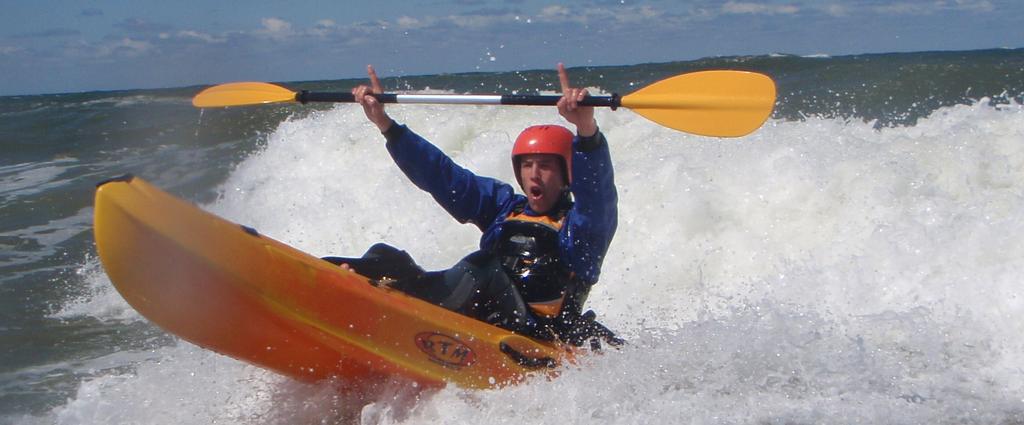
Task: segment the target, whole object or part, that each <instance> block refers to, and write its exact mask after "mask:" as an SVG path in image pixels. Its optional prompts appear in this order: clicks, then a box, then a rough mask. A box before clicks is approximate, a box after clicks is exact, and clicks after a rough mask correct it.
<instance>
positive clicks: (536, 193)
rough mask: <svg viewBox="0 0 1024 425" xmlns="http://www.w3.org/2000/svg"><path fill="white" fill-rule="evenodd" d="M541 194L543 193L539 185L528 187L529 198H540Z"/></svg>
mask: <svg viewBox="0 0 1024 425" xmlns="http://www.w3.org/2000/svg"><path fill="white" fill-rule="evenodd" d="M543 195H544V191H543V190H541V189H540V187H538V186H534V187H531V188H530V197H531V198H540V197H541V196H543Z"/></svg>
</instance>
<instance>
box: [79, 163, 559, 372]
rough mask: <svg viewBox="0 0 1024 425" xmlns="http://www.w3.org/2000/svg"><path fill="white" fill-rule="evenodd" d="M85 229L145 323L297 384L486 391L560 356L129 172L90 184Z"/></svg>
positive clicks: (554, 348)
mask: <svg viewBox="0 0 1024 425" xmlns="http://www.w3.org/2000/svg"><path fill="white" fill-rule="evenodd" d="M94 230H95V236H96V246H97V250H98V251H99V256H100V259H101V261H102V263H103V267H104V268H105V269H106V272H107V275H108V276H109V277H110V280H111V282H113V284H114V286H115V287H116V288H117V290H118V291H119V292H120V293H121V295H122V296H123V297H124V299H125V300H127V301H128V303H129V304H130V305H131V306H132V307H133V308H135V309H136V310H138V312H139V313H141V314H142V315H143V316H145V317H146V318H147V319H149V320H150V321H152V322H153V323H155V324H157V325H158V326H160V327H161V328H163V329H165V330H167V331H168V332H170V333H173V334H175V335H177V336H179V337H181V338H183V339H185V340H187V341H189V342H192V343H194V344H196V345H199V346H201V347H204V348H207V349H210V350H213V351H216V352H218V353H221V354H225V355H228V356H231V357H234V358H236V359H239V360H243V361H246V362H249V363H252V364H255V365H258V366H261V367H264V368H266V369H270V370H273V371H276V372H279V373H281V374H284V375H287V376H290V377H293V378H296V379H299V380H303V381H318V380H322V379H326V378H332V377H336V378H340V379H341V380H343V381H345V382H350V383H357V384H358V383H374V382H379V381H380V380H382V379H396V378H397V379H401V380H406V381H411V382H414V383H417V384H419V385H422V386H423V387H425V388H429V387H441V386H444V385H445V384H446V383H449V382H450V383H454V384H456V385H458V386H461V387H465V388H493V387H498V386H503V385H508V384H513V383H516V382H519V381H521V380H522V379H524V377H526V376H527V375H529V374H531V373H551V370H552V369H551V368H552V367H554V366H556V365H558V364H560V363H562V362H564V361H569V360H571V357H572V353H571V352H570V351H569V350H568V349H567V348H566V347H564V346H560V345H557V344H551V343H545V342H538V341H535V340H532V339H529V338H526V337H524V336H521V335H516V334H513V333H511V332H509V331H507V330H504V329H501V328H498V327H495V326H491V325H488V324H486V323H483V322H480V321H477V320H474V319H472V318H469V317H465V316H462V315H459V314H457V313H454V312H451V311H448V310H445V309H443V308H441V307H438V306H435V305H433V304H430V303H427V302H424V301H421V300H418V299H416V298H412V297H410V296H407V295H405V294H403V293H401V292H398V291H394V290H390V289H385V288H381V287H376V286H373V285H371V284H370V282H369V280H368V279H367V278H365V277H363V276H360V275H358V274H356V273H354V272H350V271H347V270H344V269H341V268H339V267H337V266H335V265H333V264H330V263H328V262H327V261H324V260H321V259H320V258H317V257H314V256H312V255H309V254H306V253H303V252H301V251H299V250H297V249H295V248H292V247H290V246H288V245H285V244H284V243H281V242H278V241H276V240H273V239H271V238H268V237H266V236H263V235H260V234H259V233H258V232H257V231H255V230H253V229H251V228H248V227H244V226H240V225H238V224H235V223H231V222H229V221H227V220H224V219H222V218H220V217H217V216H215V215H213V214H210V213H207V212H205V211H203V210H201V209H199V208H197V207H195V206H194V205H192V204H190V203H188V202H185V201H183V200H181V199H178V198H176V197H174V196H172V195H169V194H167V193H165V192H163V191H161V190H160V189H158V188H156V187H154V186H153V185H151V184H149V183H147V182H145V181H143V180H142V179H139V178H135V177H131V176H125V177H121V178H117V179H113V180H110V181H107V182H104V183H101V184H100V185H99V186H98V188H97V190H96V207H95V225H94Z"/></svg>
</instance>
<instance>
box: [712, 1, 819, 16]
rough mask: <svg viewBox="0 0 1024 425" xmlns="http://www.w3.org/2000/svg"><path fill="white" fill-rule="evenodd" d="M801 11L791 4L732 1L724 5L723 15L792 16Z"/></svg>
mask: <svg viewBox="0 0 1024 425" xmlns="http://www.w3.org/2000/svg"><path fill="white" fill-rule="evenodd" d="M799 11H800V8H799V7H797V6H795V5H791V4H778V5H776V4H762V3H753V2H737V1H730V2H727V3H725V4H724V5H722V13H725V14H731V15H792V14H794V13H797V12H799Z"/></svg>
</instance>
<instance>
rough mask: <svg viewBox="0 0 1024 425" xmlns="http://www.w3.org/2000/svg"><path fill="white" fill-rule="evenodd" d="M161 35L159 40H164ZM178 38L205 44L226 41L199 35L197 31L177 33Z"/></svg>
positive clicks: (212, 36)
mask: <svg viewBox="0 0 1024 425" xmlns="http://www.w3.org/2000/svg"><path fill="white" fill-rule="evenodd" d="M163 35H164V34H161V37H160V38H165V37H163ZM178 37H179V38H183V39H192V40H200V41H205V42H207V43H223V42H225V41H227V39H226V38H224V37H217V36H214V35H210V34H206V33H201V32H198V31H191V30H186V31H178Z"/></svg>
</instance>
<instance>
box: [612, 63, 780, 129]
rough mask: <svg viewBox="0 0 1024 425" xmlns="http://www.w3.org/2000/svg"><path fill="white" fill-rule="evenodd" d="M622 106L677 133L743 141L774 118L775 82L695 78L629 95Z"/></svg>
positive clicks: (709, 75)
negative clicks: (740, 137)
mask: <svg viewBox="0 0 1024 425" xmlns="http://www.w3.org/2000/svg"><path fill="white" fill-rule="evenodd" d="M622 106H624V107H626V108H629V109H630V110H632V111H634V112H636V113H638V114H640V115H641V116H643V117H644V118H647V119H649V120H651V121H654V122H656V123H658V124H661V125H663V126H666V127H669V128H674V129H676V130H679V131H685V132H687V133H694V134H699V135H702V136H717V137H739V136H743V135H746V134H749V133H750V132H752V131H754V130H757V129H758V127H761V124H764V121H765V120H767V119H768V116H769V115H771V113H772V107H774V106H775V82H774V81H772V79H771V78H768V76H766V75H763V74H758V73H755V72H746V71H700V72H692V73H689V74H683V75H677V76H675V77H671V78H667V79H664V80H661V81H658V82H657V83H654V84H651V85H649V86H647V87H644V88H642V89H640V90H637V91H636V92H633V93H630V94H629V95H626V96H624V97H623V98H622Z"/></svg>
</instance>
